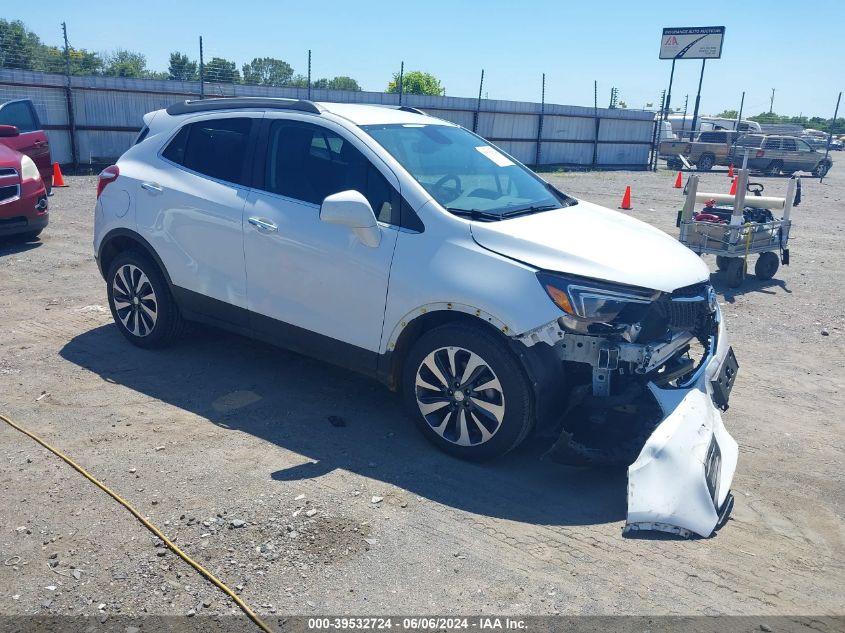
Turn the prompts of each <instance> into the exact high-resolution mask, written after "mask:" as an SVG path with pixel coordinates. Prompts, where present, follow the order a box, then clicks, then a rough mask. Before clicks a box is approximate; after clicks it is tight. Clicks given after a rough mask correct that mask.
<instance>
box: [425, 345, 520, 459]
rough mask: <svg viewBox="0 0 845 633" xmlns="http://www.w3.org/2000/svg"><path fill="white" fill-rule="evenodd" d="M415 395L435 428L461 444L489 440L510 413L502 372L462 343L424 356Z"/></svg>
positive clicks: (474, 444)
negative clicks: (500, 376) (498, 372)
mask: <svg viewBox="0 0 845 633" xmlns="http://www.w3.org/2000/svg"><path fill="white" fill-rule="evenodd" d="M415 395H416V399H417V406H418V407H419V410H420V413H421V414H422V416H423V418H425V421H426V423H427V424H428V425H429V426H430V427H431V429H432V430H433V431H434V432H435V433H437V434H438V435H439V436H440V437H442V438H443V439H445V440H446V441H448V442H451V443H452V444H456V445H458V446H477V445H479V444H484V443H485V442H487V441H489V440H490V438H492V437H493V436H494V435H495V434H496V432H497V431H498V430H499V428H500V427H501V425H502V420H503V419H504V417H505V395H504V392H503V390H502V384H501V382H499V378H498V376H496V373H495V372H494V371H493V369H492V368H491V367H490V366H489V365H488V364H487V362H486V361H485V360H484V359H483V358H481V357H480V356H479V355H478V354H476V353H474V352H471V351H470V350H468V349H464V348H462V347H441V348H439V349H436V350H434V351H433V352H431V353H430V354H428V356H426V357H425V358H424V359H423V361H422V362H421V363H420V366H419V367H418V368H417V373H416V380H415Z"/></svg>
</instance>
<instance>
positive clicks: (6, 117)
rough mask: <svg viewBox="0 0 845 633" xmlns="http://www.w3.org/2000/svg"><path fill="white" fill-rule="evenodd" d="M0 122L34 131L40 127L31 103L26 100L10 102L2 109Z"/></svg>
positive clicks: (23, 129) (23, 130)
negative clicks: (30, 105)
mask: <svg viewBox="0 0 845 633" xmlns="http://www.w3.org/2000/svg"><path fill="white" fill-rule="evenodd" d="M0 124H2V125H14V126H15V127H16V128H18V131H19V132H21V133H23V132H34V131H35V130H37V129H38V123H36V120H35V116H33V114H32V110H31V109H30V107H29V104H28V103H26V102H25V101H17V102H15V103H8V104H6V105H5V106H3V108H2V109H0Z"/></svg>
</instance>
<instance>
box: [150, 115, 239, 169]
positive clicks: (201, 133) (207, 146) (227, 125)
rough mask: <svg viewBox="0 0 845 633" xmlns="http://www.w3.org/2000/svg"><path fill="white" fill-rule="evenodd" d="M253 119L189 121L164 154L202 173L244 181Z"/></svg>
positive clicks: (171, 159)
mask: <svg viewBox="0 0 845 633" xmlns="http://www.w3.org/2000/svg"><path fill="white" fill-rule="evenodd" d="M251 125H252V119H247V118H237V119H212V120H210V121H198V122H196V123H189V124H188V125H185V126H183V127H182V129H180V130H179V132H178V134H176V136H174V137H173V139H172V140H171V141H170V143H168V145H167V147H166V148H165V150H164V151H163V152H162V156H163V157H164V158H166V159H167V160H170V161H173V162H174V163H177V164H179V165H182V166H184V167H186V168H187V169H190V170H192V171H195V172H198V173H200V174H205V175H206V176H210V177H212V178H217V179H218V180H225V181H227V182H234V183H238V184H243V183H244V182H245V180H244V161H245V159H246V148H247V142H248V140H249V131H250V126H251Z"/></svg>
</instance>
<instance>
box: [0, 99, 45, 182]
mask: <svg viewBox="0 0 845 633" xmlns="http://www.w3.org/2000/svg"><path fill="white" fill-rule="evenodd" d="M0 125H6V126H11V127H14V128H15V129H16V130H17V133H16V134H15V133H12V132H9V133H7V134H4V135H0V144H3V145H6V146H8V147H11V148H12V149H15V150H17V151H19V152H21V153H22V154H26V155H27V156H29V157H30V158H31V159H32V160H33V161H34V162H35V165H36V166H37V167H38V171H39V172H40V173H41V180H43V181H44V186H45V187H46V188H47V193H48V194H49V193H50V190H51V189H52V188H53V159H52V157H51V155H50V141H48V140H47V134H45V133H44V130H43V129H42V128H41V121H39V120H38V114H37V113H36V112H35V106H33V105H32V101H30V100H29V99H15V100H13V101H5V102H3V103H0Z"/></svg>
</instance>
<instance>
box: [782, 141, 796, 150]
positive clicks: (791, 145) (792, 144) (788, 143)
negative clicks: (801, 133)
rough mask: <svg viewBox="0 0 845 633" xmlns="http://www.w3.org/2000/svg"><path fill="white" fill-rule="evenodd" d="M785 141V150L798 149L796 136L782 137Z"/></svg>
mask: <svg viewBox="0 0 845 633" xmlns="http://www.w3.org/2000/svg"><path fill="white" fill-rule="evenodd" d="M781 142H782V143H783V150H784V151H786V152H795V151H797V150H796V148H795V139H794V138H785V139H781Z"/></svg>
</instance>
